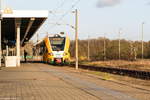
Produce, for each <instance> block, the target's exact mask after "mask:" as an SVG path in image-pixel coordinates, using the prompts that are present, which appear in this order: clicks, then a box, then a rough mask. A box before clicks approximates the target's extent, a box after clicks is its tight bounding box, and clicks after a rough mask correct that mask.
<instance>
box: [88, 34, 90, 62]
mask: <svg viewBox="0 0 150 100" xmlns="http://www.w3.org/2000/svg"><path fill="white" fill-rule="evenodd" d="M88 61H90V36H89V35H88Z"/></svg>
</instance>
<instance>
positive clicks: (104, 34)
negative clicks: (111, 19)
mask: <svg viewBox="0 0 150 100" xmlns="http://www.w3.org/2000/svg"><path fill="white" fill-rule="evenodd" d="M105 35H106V33H104V61H105V60H106V36H105Z"/></svg>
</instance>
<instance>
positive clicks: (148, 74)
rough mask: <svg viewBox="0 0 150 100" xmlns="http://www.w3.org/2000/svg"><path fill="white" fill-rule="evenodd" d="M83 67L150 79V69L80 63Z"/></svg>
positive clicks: (72, 65) (80, 66)
mask: <svg viewBox="0 0 150 100" xmlns="http://www.w3.org/2000/svg"><path fill="white" fill-rule="evenodd" d="M70 66H71V67H74V66H75V64H71V65H70ZM79 68H81V69H87V70H92V71H101V72H106V73H111V74H117V75H122V76H129V77H133V78H138V79H143V80H150V72H149V71H140V70H130V69H122V68H112V67H98V66H88V65H79Z"/></svg>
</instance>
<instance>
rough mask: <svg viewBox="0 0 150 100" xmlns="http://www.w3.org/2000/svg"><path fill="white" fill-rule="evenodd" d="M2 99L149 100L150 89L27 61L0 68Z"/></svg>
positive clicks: (0, 95)
mask: <svg viewBox="0 0 150 100" xmlns="http://www.w3.org/2000/svg"><path fill="white" fill-rule="evenodd" d="M0 100H150V91H148V90H144V89H137V88H133V87H128V86H125V85H122V84H117V83H114V82H109V81H105V80H101V79H98V78H94V77H90V76H87V75H86V74H84V73H81V72H80V71H76V70H73V69H71V68H66V67H57V66H51V65H46V64H37V63H33V64H31V63H27V64H22V66H21V67H19V68H2V69H1V70H0Z"/></svg>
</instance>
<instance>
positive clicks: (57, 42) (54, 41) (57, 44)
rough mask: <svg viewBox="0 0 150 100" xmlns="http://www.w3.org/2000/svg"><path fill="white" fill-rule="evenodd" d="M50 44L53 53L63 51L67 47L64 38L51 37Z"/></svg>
mask: <svg viewBox="0 0 150 100" xmlns="http://www.w3.org/2000/svg"><path fill="white" fill-rule="evenodd" d="M50 43H51V46H52V50H53V51H63V50H64V46H65V38H64V37H50Z"/></svg>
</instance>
